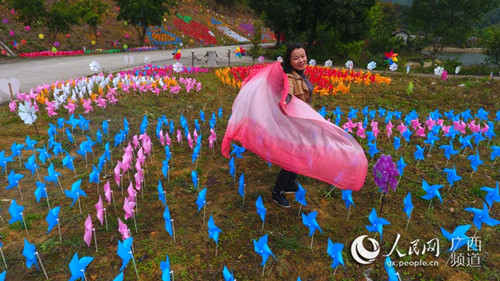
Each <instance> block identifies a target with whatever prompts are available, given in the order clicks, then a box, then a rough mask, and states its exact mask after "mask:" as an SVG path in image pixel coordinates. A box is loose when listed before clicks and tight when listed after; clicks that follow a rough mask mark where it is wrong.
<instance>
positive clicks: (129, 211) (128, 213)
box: [123, 184, 135, 220]
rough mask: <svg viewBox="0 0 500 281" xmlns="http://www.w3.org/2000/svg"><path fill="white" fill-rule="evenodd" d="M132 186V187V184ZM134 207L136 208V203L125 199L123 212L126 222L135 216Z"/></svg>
mask: <svg viewBox="0 0 500 281" xmlns="http://www.w3.org/2000/svg"><path fill="white" fill-rule="evenodd" d="M130 186H132V184H131V185H130ZM127 190H128V189H127ZM134 191H135V190H134ZM134 207H135V202H134V201H129V200H128V198H125V201H124V202H123V210H124V211H125V220H128V219H129V218H131V217H133V216H134Z"/></svg>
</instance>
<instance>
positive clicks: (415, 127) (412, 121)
mask: <svg viewBox="0 0 500 281" xmlns="http://www.w3.org/2000/svg"><path fill="white" fill-rule="evenodd" d="M410 122H411V126H412V127H413V130H414V131H415V130H416V129H417V128H418V127H420V126H422V124H421V123H420V122H419V121H418V118H416V119H413V120H411V121H410Z"/></svg>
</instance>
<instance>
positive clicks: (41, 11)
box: [9, 0, 46, 25]
mask: <svg viewBox="0 0 500 281" xmlns="http://www.w3.org/2000/svg"><path fill="white" fill-rule="evenodd" d="M9 5H10V7H11V8H13V9H14V10H16V13H18V14H19V19H20V20H21V21H22V22H23V23H24V24H25V25H30V24H32V23H33V22H37V21H40V20H43V19H44V18H45V12H46V9H45V5H44V1H43V0H12V1H10V2H9Z"/></svg>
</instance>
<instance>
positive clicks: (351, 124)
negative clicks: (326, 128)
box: [342, 118, 356, 133]
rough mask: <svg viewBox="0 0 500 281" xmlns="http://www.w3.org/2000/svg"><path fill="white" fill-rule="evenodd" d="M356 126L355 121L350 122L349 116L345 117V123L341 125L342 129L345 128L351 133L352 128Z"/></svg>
mask: <svg viewBox="0 0 500 281" xmlns="http://www.w3.org/2000/svg"><path fill="white" fill-rule="evenodd" d="M354 127H356V123H352V120H351V118H347V123H345V124H344V125H342V129H344V130H345V129H347V131H348V132H349V133H352V128H354Z"/></svg>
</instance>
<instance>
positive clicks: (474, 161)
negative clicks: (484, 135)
mask: <svg viewBox="0 0 500 281" xmlns="http://www.w3.org/2000/svg"><path fill="white" fill-rule="evenodd" d="M467 159H468V160H469V161H470V166H471V167H472V169H473V170H474V172H477V167H478V166H479V165H481V164H483V163H484V161H482V160H481V159H479V151H476V154H474V155H469V157H467Z"/></svg>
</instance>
